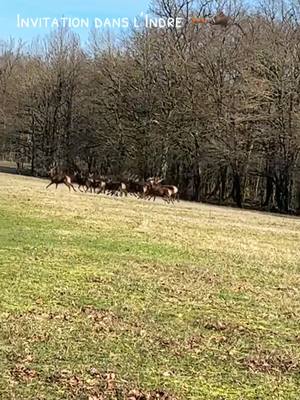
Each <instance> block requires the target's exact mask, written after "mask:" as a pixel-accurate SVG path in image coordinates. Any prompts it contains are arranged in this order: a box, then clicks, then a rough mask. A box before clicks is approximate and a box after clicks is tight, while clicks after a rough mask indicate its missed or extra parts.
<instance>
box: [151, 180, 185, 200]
mask: <svg viewBox="0 0 300 400" xmlns="http://www.w3.org/2000/svg"><path fill="white" fill-rule="evenodd" d="M161 182H162V179H159V178H149V179H148V180H147V183H146V185H144V198H147V197H148V200H150V199H151V198H153V201H155V199H156V197H157V196H159V197H162V198H163V199H164V200H166V201H167V202H168V203H170V202H172V203H174V200H175V199H177V200H178V188H177V187H176V186H173V185H172V186H170V185H162V184H161Z"/></svg>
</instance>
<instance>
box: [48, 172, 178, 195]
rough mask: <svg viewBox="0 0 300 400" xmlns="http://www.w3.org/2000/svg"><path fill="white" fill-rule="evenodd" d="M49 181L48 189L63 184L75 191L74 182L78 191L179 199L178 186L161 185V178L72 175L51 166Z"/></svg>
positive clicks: (76, 173)
mask: <svg viewBox="0 0 300 400" xmlns="http://www.w3.org/2000/svg"><path fill="white" fill-rule="evenodd" d="M49 176H50V183H49V185H47V187H46V189H48V187H49V186H51V185H56V188H57V187H58V185H60V184H63V185H66V186H67V187H68V188H69V191H70V190H71V189H73V190H74V191H75V192H76V189H75V187H74V185H73V184H74V183H76V184H77V185H78V189H79V191H81V192H82V191H84V192H87V191H90V192H93V193H97V194H99V193H103V194H108V195H117V196H119V195H120V196H123V195H124V196H127V195H128V194H130V195H133V196H135V197H138V198H143V199H147V200H150V199H153V201H155V199H156V197H161V198H163V200H165V201H166V202H168V203H174V201H175V200H177V201H179V192H178V188H177V187H176V186H173V185H162V179H160V178H155V177H154V178H149V179H147V181H146V182H137V181H134V180H129V179H128V180H123V181H113V180H111V179H109V178H102V177H98V176H96V175H95V174H91V173H90V174H88V175H84V174H83V173H81V172H75V173H74V174H73V175H71V174H65V173H64V172H62V171H58V170H57V168H51V170H50V171H49Z"/></svg>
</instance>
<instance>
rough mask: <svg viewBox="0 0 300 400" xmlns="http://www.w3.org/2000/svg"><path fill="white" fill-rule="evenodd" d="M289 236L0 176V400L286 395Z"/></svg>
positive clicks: (240, 219)
mask: <svg viewBox="0 0 300 400" xmlns="http://www.w3.org/2000/svg"><path fill="white" fill-rule="evenodd" d="M299 228H300V222H299V220H297V219H295V218H288V217H281V216H272V215H267V214H263V213H255V212H246V211H239V210H233V209H226V208H217V207H209V206H205V205H201V204H200V205H198V204H192V203H180V204H176V206H175V207H174V206H171V205H167V204H163V203H162V202H157V203H153V202H147V201H142V200H140V201H139V200H134V199H114V198H108V197H105V196H94V195H90V194H80V193H69V192H68V190H67V189H66V188H60V189H59V190H57V191H55V189H49V190H48V191H46V190H45V182H44V181H42V180H38V179H31V178H25V177H18V176H12V175H5V174H0V274H1V275H0V277H1V280H0V292H1V296H0V360H1V362H0V398H1V399H17V400H21V399H22V400H23V399H24V400H25V399H35V400H36V399H47V400H48V399H90V400H97V399H121V398H122V399H123V398H130V396H129V395H128V392H129V391H130V390H131V389H138V390H140V391H142V392H143V393H145V394H147V393H151V391H154V390H160V389H161V390H163V391H164V393H169V394H170V396H173V397H176V398H177V399H182V400H183V399H184V400H185V399H206V400H210V399H215V400H217V399H218V400H221V399H226V400H227V399H240V400H244V399H295V400H296V399H297V400H298V399H299V396H300V395H299V393H300V377H299V376H300V322H299V321H300V275H299V272H300V250H299V242H300V230H299ZM107 373H114V374H115V375H105V374H107ZM131 398H132V399H133V400H134V399H138V396H137V395H136V397H132V396H131ZM153 398H154V397H153ZM161 398H163V397H161ZM141 399H142V398H141Z"/></svg>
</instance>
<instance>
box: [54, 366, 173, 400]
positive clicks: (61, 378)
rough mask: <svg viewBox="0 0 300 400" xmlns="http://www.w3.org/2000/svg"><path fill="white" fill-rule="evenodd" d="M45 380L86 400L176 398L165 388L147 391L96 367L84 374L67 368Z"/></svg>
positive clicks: (160, 399) (167, 399)
mask: <svg viewBox="0 0 300 400" xmlns="http://www.w3.org/2000/svg"><path fill="white" fill-rule="evenodd" d="M47 382H48V383H50V384H54V385H59V386H61V387H63V388H64V389H65V390H67V391H68V392H69V393H71V394H72V397H74V398H78V397H79V396H85V397H84V398H86V399H88V400H176V398H175V396H173V395H171V394H169V393H168V392H167V391H165V390H161V389H159V390H153V391H149V392H148V391H144V390H142V389H139V388H133V387H132V384H129V383H128V382H126V381H124V380H122V379H119V378H118V377H117V376H116V374H115V373H113V372H108V373H102V372H100V371H99V370H97V369H96V368H91V369H90V371H88V373H87V374H85V376H80V375H75V374H73V373H72V372H71V371H67V370H62V371H58V372H56V373H55V374H53V375H51V376H49V377H48V378H47Z"/></svg>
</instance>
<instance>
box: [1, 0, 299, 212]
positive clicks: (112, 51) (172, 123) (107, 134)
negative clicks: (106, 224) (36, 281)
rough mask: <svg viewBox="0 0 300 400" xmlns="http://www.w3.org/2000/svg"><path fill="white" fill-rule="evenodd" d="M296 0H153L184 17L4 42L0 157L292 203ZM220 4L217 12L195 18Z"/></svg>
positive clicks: (257, 204) (228, 198) (291, 206)
mask: <svg viewBox="0 0 300 400" xmlns="http://www.w3.org/2000/svg"><path fill="white" fill-rule="evenodd" d="M299 6H300V3H297V2H294V1H289V0H288V1H284V0H279V1H275V0H262V1H261V2H260V3H259V4H256V5H254V3H253V4H252V5H251V7H250V6H247V5H246V4H244V3H242V2H234V3H233V2H228V1H225V2H222V3H220V2H215V1H214V0H212V1H210V0H208V1H206V0H155V1H153V2H152V4H151V5H150V9H149V12H150V13H151V15H154V16H158V17H163V18H179V17H180V18H184V21H185V23H184V24H183V26H182V27H180V28H177V27H167V28H162V29H158V28H149V27H148V28H147V27H143V28H139V29H135V28H134V27H132V28H131V29H128V30H126V32H123V33H122V32H120V33H119V34H116V35H113V34H112V33H111V32H101V31H91V32H90V35H89V40H88V42H86V43H82V41H81V40H80V37H79V36H78V35H77V34H76V33H75V32H72V31H71V30H68V29H64V28H61V29H58V30H56V31H53V32H51V33H50V34H49V35H48V36H47V37H44V38H37V39H35V40H33V41H32V43H23V42H21V41H18V40H16V39H11V40H9V41H0V159H3V160H10V161H14V162H16V163H18V165H21V169H22V166H23V165H26V166H28V168H29V173H30V174H31V175H33V176H42V177H45V176H47V173H48V171H49V169H50V168H51V167H52V166H53V165H56V166H58V167H59V168H61V169H62V170H64V171H74V169H76V170H78V169H80V170H81V171H87V172H92V173H97V174H99V175H101V176H113V177H122V179H123V178H124V179H125V178H126V177H127V178H128V179H132V180H137V181H143V180H146V179H147V178H148V177H150V176H159V177H161V178H162V179H163V180H164V182H165V183H166V184H172V185H177V186H178V188H179V192H180V197H181V198H182V199H186V200H191V201H197V202H208V203H213V204H224V205H235V206H237V207H248V208H255V209H262V210H268V211H278V212H285V213H293V214H297V213H299V211H300V168H299V167H300V160H299V150H300V124H299V123H300V22H299V21H300V8H299ZM221 11H222V12H223V13H224V15H226V16H228V19H227V20H226V24H220V25H219V24H214V23H210V22H208V23H204V22H203V23H197V19H200V20H201V19H205V18H207V20H208V21H213V19H210V18H212V16H214V15H217V13H218V12H221Z"/></svg>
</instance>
